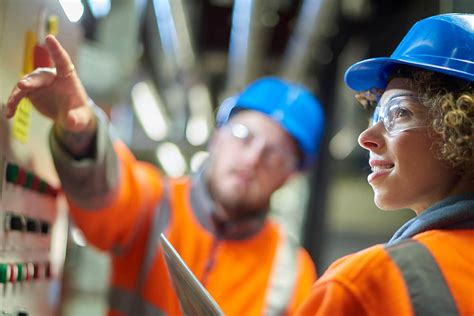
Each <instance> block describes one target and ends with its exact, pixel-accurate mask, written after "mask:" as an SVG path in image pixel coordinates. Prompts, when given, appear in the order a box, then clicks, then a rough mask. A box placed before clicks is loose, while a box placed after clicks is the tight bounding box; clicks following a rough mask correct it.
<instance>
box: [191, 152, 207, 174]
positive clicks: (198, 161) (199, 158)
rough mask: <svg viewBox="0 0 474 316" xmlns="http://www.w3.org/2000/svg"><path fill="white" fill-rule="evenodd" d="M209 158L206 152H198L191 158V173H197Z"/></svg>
mask: <svg viewBox="0 0 474 316" xmlns="http://www.w3.org/2000/svg"><path fill="white" fill-rule="evenodd" d="M208 157H209V153H208V152H207V151H198V152H196V153H195V154H194V155H193V156H192V157H191V162H190V166H191V171H192V172H197V171H198V170H199V168H201V166H202V164H203V163H204V161H206V159H207V158H208Z"/></svg>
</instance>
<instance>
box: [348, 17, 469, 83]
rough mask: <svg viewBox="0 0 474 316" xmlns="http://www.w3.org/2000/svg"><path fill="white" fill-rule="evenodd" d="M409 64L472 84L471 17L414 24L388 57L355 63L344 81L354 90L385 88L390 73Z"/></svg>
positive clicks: (424, 21) (436, 19)
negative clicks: (400, 66)
mask: <svg viewBox="0 0 474 316" xmlns="http://www.w3.org/2000/svg"><path fill="white" fill-rule="evenodd" d="M399 65H409V66H414V67H418V68H423V69H427V70H430V71H434V72H439V73H442V74H446V75H450V76H453V77H458V78H462V79H465V80H468V81H471V82H472V81H474V15H473V14H460V13H454V14H441V15H436V16H432V17H429V18H426V19H423V20H421V21H418V22H417V23H415V24H414V25H413V26H412V28H411V29H410V30H409V31H408V33H407V34H406V35H405V37H404V38H403V40H402V41H401V42H400V44H399V45H398V47H397V48H396V49H395V51H394V52H393V54H392V55H391V56H390V57H382V58H371V59H366V60H363V61H360V62H358V63H355V64H354V65H352V66H351V67H349V69H347V71H346V74H345V78H344V80H345V82H346V84H347V85H348V86H349V88H351V89H353V90H356V91H366V90H369V89H371V88H381V89H385V87H386V86H387V79H388V77H389V76H390V74H391V72H392V71H393V70H394V69H395V68H397V66H399Z"/></svg>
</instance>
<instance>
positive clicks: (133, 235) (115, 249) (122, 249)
mask: <svg viewBox="0 0 474 316" xmlns="http://www.w3.org/2000/svg"><path fill="white" fill-rule="evenodd" d="M155 212H156V210H155ZM146 215H147V213H146V206H143V207H142V209H141V210H140V212H139V214H138V220H137V221H136V223H135V225H134V226H133V227H132V228H131V230H130V233H129V236H128V238H127V240H126V241H125V242H124V243H123V245H121V244H114V245H113V246H112V248H111V250H110V252H111V254H112V255H114V256H122V255H124V253H126V252H127V251H128V250H129V249H130V248H131V247H132V246H133V245H134V244H135V242H136V239H137V238H138V236H139V233H140V231H141V230H142V229H143V227H144V225H145V220H146V218H147V216H146Z"/></svg>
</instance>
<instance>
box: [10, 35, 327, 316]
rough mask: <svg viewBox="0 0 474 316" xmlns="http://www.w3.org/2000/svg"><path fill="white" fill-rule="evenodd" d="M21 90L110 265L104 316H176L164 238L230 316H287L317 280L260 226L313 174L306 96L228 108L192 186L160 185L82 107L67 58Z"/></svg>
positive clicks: (74, 204)
mask: <svg viewBox="0 0 474 316" xmlns="http://www.w3.org/2000/svg"><path fill="white" fill-rule="evenodd" d="M46 45H47V48H48V51H49V53H50V55H51V57H52V59H53V61H54V63H55V65H56V70H53V69H38V70H36V71H35V72H33V73H31V74H28V75H27V76H26V77H25V78H24V79H23V80H21V81H20V82H19V83H18V84H17V86H16V87H15V89H14V90H13V92H12V95H11V97H10V98H9V100H8V102H7V109H6V115H7V117H12V116H13V115H14V111H15V108H16V105H17V104H18V102H19V101H20V99H21V98H22V97H29V98H30V100H31V101H32V103H33V104H34V106H35V107H36V109H38V110H39V111H40V112H41V113H43V114H44V115H46V116H47V117H50V118H51V119H53V120H54V127H53V131H52V133H51V137H50V145H51V150H52V154H53V157H54V161H55V165H56V168H57V171H58V174H59V177H60V179H61V182H62V185H63V188H64V191H65V193H66V196H67V198H68V201H69V204H70V210H71V215H72V217H73V218H74V220H75V223H76V224H77V225H78V226H79V227H80V228H81V229H82V230H83V232H84V234H85V236H86V237H87V238H88V240H89V241H90V242H91V243H93V244H94V245H95V246H97V247H98V248H100V249H103V250H107V251H110V253H111V255H112V276H111V288H110V315H179V314H180V309H179V303H178V300H177V299H176V294H175V293H174V292H173V288H172V285H171V282H170V279H169V277H168V273H167V270H166V267H165V262H164V258H163V256H162V252H161V249H160V247H159V244H158V240H159V235H160V232H164V233H165V235H166V236H167V238H168V239H169V241H170V242H171V243H172V244H173V245H174V246H175V248H176V249H177V251H178V252H179V254H180V255H181V257H182V258H183V260H184V261H185V262H186V263H187V265H188V266H189V267H190V269H191V270H192V271H193V272H194V274H195V275H196V276H197V278H198V279H199V280H200V281H201V282H202V283H203V285H204V286H205V287H206V288H207V290H208V291H209V293H210V294H211V295H212V296H213V297H214V298H215V300H216V301H217V303H218V304H219V305H220V307H221V308H222V310H223V312H224V313H225V314H226V315H284V314H292V313H293V312H294V310H295V307H296V306H297V305H298V304H299V303H300V302H301V301H302V299H303V298H304V297H305V296H306V295H307V294H308V293H309V289H310V286H311V284H312V283H313V281H314V280H315V277H316V275H315V270H314V266H313V264H312V262H311V260H310V257H309V256H308V254H307V253H306V252H305V251H304V250H303V249H302V248H298V247H296V246H295V245H292V241H291V240H290V239H289V238H288V236H287V235H285V234H284V233H283V232H282V231H281V229H280V227H279V226H278V225H277V224H276V223H275V222H273V221H271V220H269V219H268V218H267V215H268V207H269V200H270V196H271V195H272V193H273V192H274V191H275V190H276V189H278V188H279V187H280V186H281V185H283V184H284V183H285V181H286V180H287V179H288V178H290V177H291V176H292V175H293V174H295V173H296V172H298V171H300V170H303V169H305V168H306V167H308V166H310V165H311V164H312V162H313V161H314V158H315V156H316V152H317V148H318V143H319V140H320V137H321V134H322V129H323V113H322V110H321V108H320V106H319V104H318V102H317V101H316V100H315V99H314V97H313V96H311V94H310V93H309V92H308V91H307V90H305V89H304V88H302V87H301V86H298V85H295V84H292V83H288V82H285V81H282V80H279V79H276V78H264V79H261V80H258V81H256V82H255V83H253V84H251V85H250V86H249V87H247V88H246V89H245V90H244V91H243V92H242V93H241V94H239V95H237V96H235V97H234V98H232V99H231V100H230V101H229V100H228V102H225V104H224V105H223V106H222V107H221V109H220V111H219V113H218V123H219V126H220V127H219V128H218V129H217V130H216V132H215V133H214V135H213V137H212V140H211V142H210V145H209V150H210V158H209V160H208V162H207V163H206V165H205V167H204V168H203V169H202V170H201V171H200V172H199V173H198V174H197V175H195V176H194V177H192V178H184V179H167V178H165V177H163V176H162V175H161V174H160V173H159V172H158V170H157V169H156V168H155V167H154V166H151V165H149V164H146V163H143V162H139V161H136V160H135V158H134V157H133V155H132V154H131V153H130V151H129V150H128V149H127V148H126V146H125V145H124V144H123V143H121V142H120V141H119V140H116V139H113V138H112V137H111V136H110V134H109V133H108V124H109V123H108V122H107V120H106V119H105V118H104V117H103V116H102V115H100V114H96V111H95V110H94V107H93V106H90V105H89V103H90V102H89V100H88V97H87V94H86V92H85V90H84V88H83V86H82V84H81V82H80V81H79V79H78V77H77V75H76V73H75V71H74V67H73V66H72V63H71V60H70V58H69V56H68V54H67V53H66V52H65V51H64V50H63V48H62V47H61V45H60V44H59V43H58V42H57V40H56V39H55V38H54V37H52V36H50V37H47V38H46Z"/></svg>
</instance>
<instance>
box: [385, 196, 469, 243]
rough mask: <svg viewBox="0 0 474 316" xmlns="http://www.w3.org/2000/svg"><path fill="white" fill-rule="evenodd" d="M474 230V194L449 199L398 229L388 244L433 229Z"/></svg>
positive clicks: (438, 203) (436, 204)
mask: <svg viewBox="0 0 474 316" xmlns="http://www.w3.org/2000/svg"><path fill="white" fill-rule="evenodd" d="M464 228H471V229H473V228H474V193H467V194H463V195H458V196H452V197H448V198H446V199H444V200H441V201H439V202H437V203H435V204H434V205H433V206H431V207H429V208H428V209H426V210H425V211H424V212H423V213H421V214H420V215H418V216H417V217H415V218H412V219H411V220H409V221H408V222H406V223H405V224H404V225H403V226H402V227H400V229H398V230H397V231H396V232H395V234H394V235H393V237H392V238H391V239H390V241H389V242H388V244H389V245H390V244H392V243H394V242H396V241H399V240H402V239H407V238H411V237H413V236H415V235H417V234H419V233H422V232H425V231H428V230H433V229H464Z"/></svg>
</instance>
